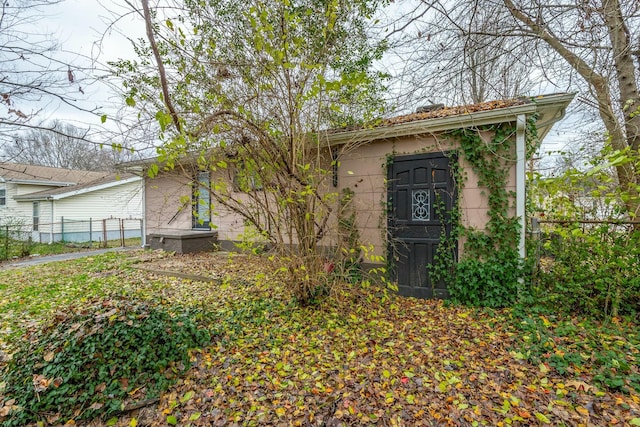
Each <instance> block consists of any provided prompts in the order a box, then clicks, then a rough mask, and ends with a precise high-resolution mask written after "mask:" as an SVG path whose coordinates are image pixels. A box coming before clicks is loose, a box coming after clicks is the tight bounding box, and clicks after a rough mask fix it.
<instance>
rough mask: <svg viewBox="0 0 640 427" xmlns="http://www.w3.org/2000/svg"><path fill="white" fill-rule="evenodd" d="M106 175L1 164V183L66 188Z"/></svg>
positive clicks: (20, 164) (46, 167)
mask: <svg viewBox="0 0 640 427" xmlns="http://www.w3.org/2000/svg"><path fill="white" fill-rule="evenodd" d="M105 174H106V172H93V171H85V170H73V169H62V168H52V167H48V166H36V165H27V164H23V163H9V162H0V182H14V183H17V184H34V185H50V186H55V187H65V186H69V185H76V184H81V183H85V182H89V181H93V180H96V179H98V178H101V177H103V176H104V175H105Z"/></svg>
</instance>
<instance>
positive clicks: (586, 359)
mask: <svg viewBox="0 0 640 427" xmlns="http://www.w3.org/2000/svg"><path fill="white" fill-rule="evenodd" d="M160 269H162V270H165V272H166V271H170V272H171V273H172V274H173V275H174V277H171V276H167V275H164V274H158V273H156V272H154V271H156V270H160ZM277 271H278V264H277V260H269V259H268V258H267V257H265V256H262V257H255V256H252V255H237V256H234V257H228V256H227V255H224V254H214V255H211V254H210V255H200V256H175V257H174V256H169V255H166V254H160V253H156V252H135V253H130V254H123V253H118V254H108V255H103V256H99V257H94V258H92V259H84V260H77V261H73V262H68V263H60V264H53V265H44V266H37V267H34V268H33V269H30V270H6V271H2V272H1V276H0V277H2V280H1V283H2V285H0V315H1V316H2V317H1V318H0V320H2V325H3V326H2V331H1V332H0V340H2V351H3V359H6V358H9V356H10V355H11V354H13V353H14V352H15V351H16V349H17V348H19V343H20V341H21V340H22V339H23V338H24V336H23V334H24V333H26V332H28V331H31V330H34V329H35V330H38V328H40V329H42V328H43V326H44V325H51V324H55V321H56V313H57V312H61V311H67V312H68V313H70V312H74V311H77V310H76V309H74V308H73V307H79V305H81V303H82V302H84V301H86V303H87V305H91V304H92V303H93V302H95V301H97V300H114V299H116V298H124V299H126V300H128V301H136V302H137V303H140V304H145V305H146V306H147V307H148V308H149V309H158V310H160V309H162V310H167V311H168V312H174V313H176V312H184V311H183V310H191V312H197V313H199V315H197V316H193V317H191V319H192V320H193V321H194V322H195V324H196V325H197V327H198V328H203V329H204V330H206V331H207V332H208V333H209V335H210V336H211V337H212V339H211V344H210V345H204V346H199V345H195V347H200V348H197V349H195V350H192V351H191V352H190V353H189V358H188V359H185V361H181V362H179V363H178V365H176V369H175V370H174V369H172V370H171V374H172V375H175V376H174V378H173V379H174V382H173V384H172V385H170V386H168V388H167V389H166V390H165V391H164V392H162V393H160V395H159V397H158V399H157V400H149V399H147V398H146V396H145V397H144V398H143V397H141V396H136V394H135V393H133V394H130V395H129V399H130V401H131V402H134V401H135V402H142V403H150V404H149V405H148V406H145V407H139V408H136V407H135V405H133V406H130V408H134V409H132V410H125V411H118V412H114V413H113V414H107V413H106V412H105V411H100V410H98V411H96V413H95V415H97V416H98V417H99V418H98V419H97V420H94V421H82V419H81V417H78V416H76V413H78V414H80V413H81V412H82V408H80V407H78V408H75V409H74V411H72V412H73V415H72V416H73V417H74V422H75V423H76V424H83V423H84V424H87V423H91V425H104V424H106V425H122V426H130V425H154V426H165V425H194V426H196V425H203V426H210V425H221V426H222V425H302V426H306V425H328V426H329V425H331V426H339V425H344V426H351V425H397V426H402V425H428V426H430V425H472V426H473V425H490V426H496V425H503V426H506V425H523V426H524V425H558V426H562V425H565V426H579V425H584V426H587V425H596V426H597V425H619V426H624V425H638V424H640V395H639V393H638V390H637V379H635V378H637V375H638V357H639V356H638V354H639V346H640V338H639V337H638V333H637V325H634V324H631V323H627V321H625V320H623V319H617V320H616V321H615V322H614V321H612V322H609V324H606V325H605V324H597V323H595V322H590V323H589V322H587V321H586V320H585V319H584V318H578V317H568V316H567V317H562V316H555V317H554V316H552V315H550V314H549V313H536V312H535V311H532V310H527V311H522V312H521V311H518V310H489V309H478V308H467V307H462V306H454V305H451V304H446V303H443V302H441V301H424V300H417V299H411V298H401V297H396V296H394V295H389V294H385V293H384V292H379V291H377V290H376V289H375V288H369V289H366V290H362V289H361V288H360V287H359V286H358V285H347V284H345V287H344V288H343V290H342V291H341V292H337V291H336V292H335V293H333V294H331V295H329V296H327V297H325V298H324V299H320V300H319V301H318V302H317V305H316V306H314V307H302V308H301V307H300V306H298V305H295V304H292V303H291V301H292V295H291V293H290V290H289V289H287V287H286V286H285V285H283V284H281V283H280V281H281V280H282V277H280V275H279V274H278V273H277ZM176 273H181V274H182V276H183V277H175V276H179V275H180V274H176ZM197 275H201V276H206V277H203V279H202V280H198V281H196V280H193V278H194V277H195V276H197ZM33 277H37V278H38V279H37V280H35V281H34V280H33ZM185 277H190V278H191V279H185ZM137 303H136V304H137ZM105 308H106V309H107V312H108V311H109V310H112V309H113V307H110V306H109V305H107V307H105ZM5 325H6V326H5ZM50 336H52V335H50ZM46 355H47V353H46V352H45V353H43V355H42V360H41V363H42V364H46V363H47V360H45V356H46ZM134 356H135V354H132V357H134ZM13 357H16V354H13ZM48 358H49V357H47V359H48ZM180 363H183V364H184V368H186V370H185V371H184V372H182V369H181V368H182V366H179V364H180ZM8 366H10V363H6V362H4V368H3V369H4V371H3V372H2V378H3V380H2V381H3V382H4V384H2V385H0V402H2V403H1V405H2V406H0V423H4V425H10V424H9V422H8V421H7V420H9V419H11V418H10V417H11V415H9V414H10V411H9V409H7V408H9V407H10V404H14V403H15V402H11V399H12V397H11V396H8V393H9V392H11V391H12V390H13V387H15V385H13V384H7V383H6V380H5V378H7V371H6V370H7V369H8V368H7V367H8ZM89 371H90V370H89ZM34 373H35V372H34ZM36 375H38V374H36ZM32 379H33V377H32ZM36 379H40V378H37V377H36ZM44 379H45V380H53V381H55V378H44ZM620 381H622V383H620ZM137 392H140V390H138V391H137ZM109 403H110V402H109V401H105V402H104V404H105V406H106V405H108V404H109ZM38 415H39V418H38V419H39V420H40V421H41V422H42V425H47V424H49V421H50V420H48V419H47V417H55V416H56V415H57V414H55V413H47V414H38ZM66 418H69V417H61V418H59V419H57V420H56V421H55V422H57V423H64V422H66V421H68V419H66Z"/></svg>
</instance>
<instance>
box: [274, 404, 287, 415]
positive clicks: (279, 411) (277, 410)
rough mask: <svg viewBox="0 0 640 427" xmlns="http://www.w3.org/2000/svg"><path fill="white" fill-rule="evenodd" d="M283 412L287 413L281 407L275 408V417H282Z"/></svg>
mask: <svg viewBox="0 0 640 427" xmlns="http://www.w3.org/2000/svg"><path fill="white" fill-rule="evenodd" d="M285 412H287V411H286V410H285V409H284V408H283V407H282V406H281V407H279V408H276V415H277V416H279V417H283V416H284V414H285Z"/></svg>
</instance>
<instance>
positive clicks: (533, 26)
mask: <svg viewBox="0 0 640 427" xmlns="http://www.w3.org/2000/svg"><path fill="white" fill-rule="evenodd" d="M495 6H496V7H501V8H503V9H506V10H507V11H508V12H509V13H510V15H511V16H512V17H513V22H512V25H511V27H510V28H511V31H512V34H515V35H518V36H520V37H524V38H527V39H534V40H540V41H542V42H543V44H544V48H545V51H546V52H548V53H549V54H551V55H553V56H555V58H558V59H562V60H563V65H564V66H565V69H566V70H569V71H570V72H572V73H574V74H575V75H576V76H579V77H580V78H581V79H582V80H583V81H584V82H585V83H586V84H587V86H588V93H585V94H584V98H585V101H587V102H588V103H590V104H591V106H592V107H595V108H596V109H597V111H598V114H599V116H600V119H601V120H602V123H603V125H604V127H605V129H606V131H607V134H608V138H609V144H610V147H611V148H612V149H613V150H614V151H616V152H619V153H626V159H627V160H626V161H621V162H618V164H616V165H615V170H616V173H617V176H618V182H619V185H620V189H621V190H622V195H623V196H622V202H623V203H624V206H625V208H626V211H627V213H628V214H629V215H630V216H632V217H636V216H637V215H638V213H640V200H639V197H638V186H639V185H640V162H639V160H638V155H639V152H638V149H639V148H640V92H639V86H640V83H639V82H640V45H639V43H640V3H638V2H637V1H633V0H631V1H620V0H601V1H600V0H586V1H581V2H578V3H577V4H575V5H567V4H564V3H560V2H557V3H555V2H544V3H543V2H540V1H527V2H518V1H513V0H502V1H500V2H498V3H497V4H496V5H495Z"/></svg>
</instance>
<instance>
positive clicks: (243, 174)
mask: <svg viewBox="0 0 640 427" xmlns="http://www.w3.org/2000/svg"><path fill="white" fill-rule="evenodd" d="M233 187H234V190H235V191H239V192H242V193H249V192H251V191H260V190H262V189H263V186H262V179H261V177H260V171H259V170H258V169H257V167H256V166H255V164H254V163H253V162H248V161H243V160H240V161H239V162H238V163H236V167H235V169H234V175H233Z"/></svg>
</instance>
